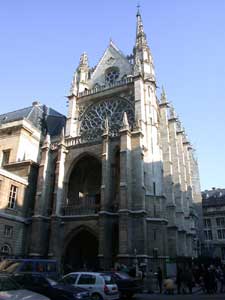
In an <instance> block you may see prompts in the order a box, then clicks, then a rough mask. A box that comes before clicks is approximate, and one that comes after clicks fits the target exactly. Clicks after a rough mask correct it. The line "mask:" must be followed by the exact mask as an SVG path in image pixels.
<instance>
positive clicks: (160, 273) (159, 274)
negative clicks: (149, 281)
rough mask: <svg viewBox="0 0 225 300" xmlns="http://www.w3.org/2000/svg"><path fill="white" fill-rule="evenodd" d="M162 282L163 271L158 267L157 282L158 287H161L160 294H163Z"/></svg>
mask: <svg viewBox="0 0 225 300" xmlns="http://www.w3.org/2000/svg"><path fill="white" fill-rule="evenodd" d="M162 280H163V276H162V270H161V269H160V267H158V271H157V281H158V286H159V292H160V294H162Z"/></svg>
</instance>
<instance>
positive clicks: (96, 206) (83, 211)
mask: <svg viewBox="0 0 225 300" xmlns="http://www.w3.org/2000/svg"><path fill="white" fill-rule="evenodd" d="M96 198H97V197H96V196H87V197H84V198H80V199H79V203H77V204H70V203H72V201H69V202H70V203H69V204H68V205H64V206H63V207H62V215H64V216H79V215H92V214H97V213H98V212H99V210H100V203H97V201H96ZM98 202H99V201H98Z"/></svg>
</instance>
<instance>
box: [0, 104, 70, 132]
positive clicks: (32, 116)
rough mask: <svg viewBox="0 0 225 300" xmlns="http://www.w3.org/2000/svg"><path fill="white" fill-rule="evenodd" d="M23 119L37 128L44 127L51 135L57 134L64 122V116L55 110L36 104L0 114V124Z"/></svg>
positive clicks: (41, 128)
mask: <svg viewBox="0 0 225 300" xmlns="http://www.w3.org/2000/svg"><path fill="white" fill-rule="evenodd" d="M24 119H25V120H28V121H29V122H31V123H32V125H34V127H36V128H37V129H39V130H43V129H44V128H46V129H47V132H48V133H49V134H50V135H51V136H56V135H59V134H60V133H61V131H62V128H63V127H65V122H66V117H65V116H64V115H62V114H60V113H59V112H57V111H56V110H54V109H52V108H51V107H47V106H45V105H40V104H39V105H37V104H36V105H32V106H29V107H26V108H22V109H19V110H16V111H12V112H8V113H5V114H2V115H0V125H1V124H6V123H9V122H14V121H19V120H24Z"/></svg>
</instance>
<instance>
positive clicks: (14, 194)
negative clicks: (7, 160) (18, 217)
mask: <svg viewBox="0 0 225 300" xmlns="http://www.w3.org/2000/svg"><path fill="white" fill-rule="evenodd" d="M17 193H18V187H17V186H15V185H11V188H10V193H9V202H8V208H12V209H14V208H15V207H16V200H17Z"/></svg>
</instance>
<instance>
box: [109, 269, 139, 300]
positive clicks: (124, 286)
mask: <svg viewBox="0 0 225 300" xmlns="http://www.w3.org/2000/svg"><path fill="white" fill-rule="evenodd" d="M104 274H108V275H110V276H112V278H113V279H114V280H115V282H116V284H117V286H118V290H119V293H120V296H121V297H128V298H131V297H132V296H133V295H134V294H137V293H141V292H142V290H143V284H142V282H141V280H139V279H135V278H133V277H131V276H129V275H128V274H127V273H124V272H104Z"/></svg>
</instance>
